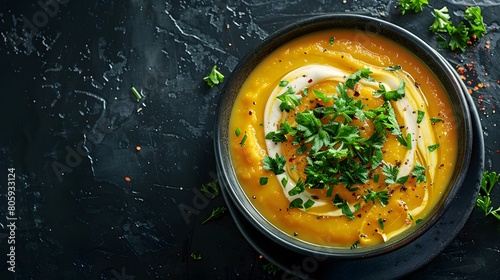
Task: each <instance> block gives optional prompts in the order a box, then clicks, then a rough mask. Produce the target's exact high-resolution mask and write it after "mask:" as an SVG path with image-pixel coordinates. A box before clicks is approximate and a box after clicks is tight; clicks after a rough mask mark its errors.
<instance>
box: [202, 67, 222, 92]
mask: <svg viewBox="0 0 500 280" xmlns="http://www.w3.org/2000/svg"><path fill="white" fill-rule="evenodd" d="M203 81H205V82H207V84H208V85H209V86H210V87H214V86H215V85H218V84H220V83H222V82H223V81H224V75H222V73H221V72H219V71H218V70H217V65H214V67H212V70H211V71H210V74H208V76H206V77H204V78H203Z"/></svg>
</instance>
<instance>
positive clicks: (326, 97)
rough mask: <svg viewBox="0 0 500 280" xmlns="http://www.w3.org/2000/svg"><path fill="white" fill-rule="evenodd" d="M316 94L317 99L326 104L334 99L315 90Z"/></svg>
mask: <svg viewBox="0 0 500 280" xmlns="http://www.w3.org/2000/svg"><path fill="white" fill-rule="evenodd" d="M313 92H314V94H315V95H316V97H317V98H318V99H320V100H322V101H324V102H330V101H331V100H332V99H333V98H332V97H328V96H326V95H325V94H324V93H322V92H321V91H319V90H315V89H314V90H313Z"/></svg>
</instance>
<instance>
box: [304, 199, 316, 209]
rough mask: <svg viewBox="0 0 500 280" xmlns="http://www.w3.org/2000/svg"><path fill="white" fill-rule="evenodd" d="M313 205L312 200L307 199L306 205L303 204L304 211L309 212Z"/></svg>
mask: <svg viewBox="0 0 500 280" xmlns="http://www.w3.org/2000/svg"><path fill="white" fill-rule="evenodd" d="M314 203H315V202H314V200H312V199H308V200H307V201H306V203H304V209H305V210H309V209H310V208H311V207H313V205H314Z"/></svg>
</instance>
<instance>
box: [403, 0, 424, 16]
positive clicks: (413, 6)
mask: <svg viewBox="0 0 500 280" xmlns="http://www.w3.org/2000/svg"><path fill="white" fill-rule="evenodd" d="M398 2H399V10H400V11H401V14H403V15H404V14H405V13H406V12H407V11H413V12H415V13H419V12H421V11H423V5H428V4H429V1H428V0H398Z"/></svg>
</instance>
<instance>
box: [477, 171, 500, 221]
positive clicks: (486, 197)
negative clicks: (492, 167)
mask: <svg viewBox="0 0 500 280" xmlns="http://www.w3.org/2000/svg"><path fill="white" fill-rule="evenodd" d="M499 180H500V174H497V173H496V172H494V171H484V172H483V175H482V178H481V189H480V190H479V196H478V197H477V200H476V207H478V208H479V209H481V210H483V212H484V216H485V217H486V216H489V215H493V216H494V217H495V218H497V219H498V220H500V207H498V208H497V209H493V206H491V205H492V201H491V197H490V195H491V191H492V190H493V187H494V186H495V185H496V184H497V183H498V181H499Z"/></svg>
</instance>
